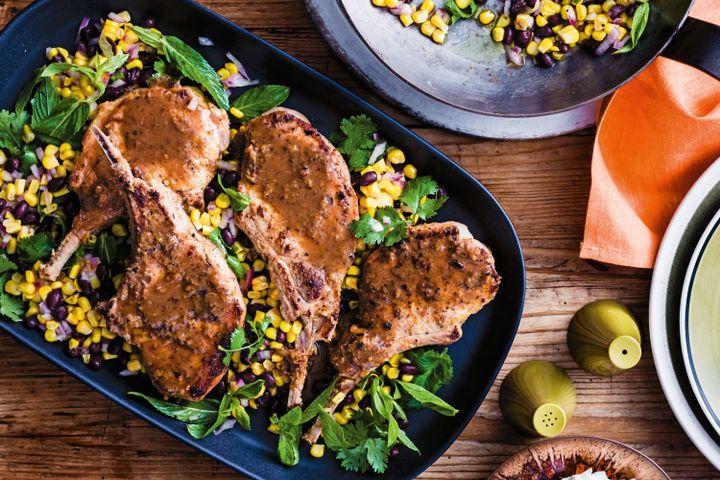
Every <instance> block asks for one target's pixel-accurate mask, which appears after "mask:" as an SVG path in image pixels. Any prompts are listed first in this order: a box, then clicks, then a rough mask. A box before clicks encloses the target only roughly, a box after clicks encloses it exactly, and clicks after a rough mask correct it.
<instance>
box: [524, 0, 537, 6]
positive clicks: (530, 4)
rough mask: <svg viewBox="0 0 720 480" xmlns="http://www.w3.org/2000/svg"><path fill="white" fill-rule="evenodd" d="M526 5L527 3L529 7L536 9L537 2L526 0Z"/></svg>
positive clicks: (535, 0)
mask: <svg viewBox="0 0 720 480" xmlns="http://www.w3.org/2000/svg"><path fill="white" fill-rule="evenodd" d="M525 3H527V6H528V7H530V8H535V4H536V3H537V0H525Z"/></svg>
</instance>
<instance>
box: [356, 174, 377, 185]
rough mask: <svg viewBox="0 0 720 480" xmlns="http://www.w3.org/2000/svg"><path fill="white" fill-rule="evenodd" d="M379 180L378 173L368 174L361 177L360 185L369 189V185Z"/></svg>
mask: <svg viewBox="0 0 720 480" xmlns="http://www.w3.org/2000/svg"><path fill="white" fill-rule="evenodd" d="M377 179H378V176H377V173H375V172H367V173H366V174H365V175H363V176H362V177H360V185H361V186H363V187H367V186H368V185H370V184H372V183H375V182H376V181H377Z"/></svg>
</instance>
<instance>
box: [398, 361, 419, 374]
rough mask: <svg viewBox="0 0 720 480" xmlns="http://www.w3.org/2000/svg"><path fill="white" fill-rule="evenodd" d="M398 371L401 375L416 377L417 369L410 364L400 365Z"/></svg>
mask: <svg viewBox="0 0 720 480" xmlns="http://www.w3.org/2000/svg"><path fill="white" fill-rule="evenodd" d="M400 371H401V372H402V373H403V375H416V374H417V373H418V368H417V367H416V366H415V365H413V364H411V363H408V364H405V363H403V364H402V365H400Z"/></svg>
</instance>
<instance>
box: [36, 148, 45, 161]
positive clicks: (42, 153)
mask: <svg viewBox="0 0 720 480" xmlns="http://www.w3.org/2000/svg"><path fill="white" fill-rule="evenodd" d="M35 155H37V158H38V160H42V159H43V158H45V151H44V150H43V149H42V148H40V147H37V148H36V149H35Z"/></svg>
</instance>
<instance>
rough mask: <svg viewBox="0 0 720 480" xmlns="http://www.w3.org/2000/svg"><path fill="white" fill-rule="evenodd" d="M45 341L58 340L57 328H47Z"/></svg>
mask: <svg viewBox="0 0 720 480" xmlns="http://www.w3.org/2000/svg"><path fill="white" fill-rule="evenodd" d="M44 337H45V341H47V342H56V341H57V333H55V330H50V329H47V330H45V335H44Z"/></svg>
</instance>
